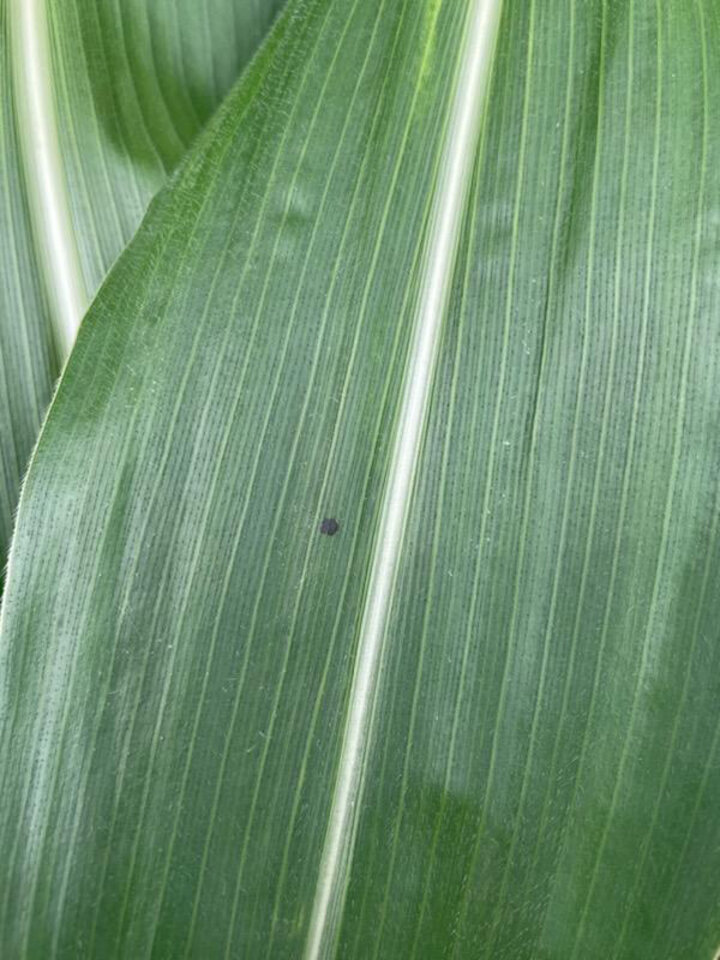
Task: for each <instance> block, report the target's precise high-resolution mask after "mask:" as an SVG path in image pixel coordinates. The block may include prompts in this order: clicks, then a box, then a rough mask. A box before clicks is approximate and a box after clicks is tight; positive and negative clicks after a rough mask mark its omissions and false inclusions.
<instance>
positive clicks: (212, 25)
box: [0, 0, 281, 573]
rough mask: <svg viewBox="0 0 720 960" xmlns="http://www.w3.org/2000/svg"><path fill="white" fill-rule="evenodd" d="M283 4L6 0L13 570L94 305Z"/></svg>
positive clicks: (3, 492) (3, 127)
mask: <svg viewBox="0 0 720 960" xmlns="http://www.w3.org/2000/svg"><path fill="white" fill-rule="evenodd" d="M280 6H281V2H280V0H192V2H190V0H182V2H181V0H172V2H170V0H151V2H149V0H63V2H60V3H58V2H50V0H0V78H1V85H0V177H1V178H2V179H1V181H0V184H1V187H0V566H1V567H2V570H3V573H4V568H5V563H6V559H7V548H8V544H9V541H10V536H11V533H12V525H13V520H14V515H15V512H16V508H17V500H18V492H19V488H20V482H21V479H22V477H23V475H24V473H25V470H26V468H27V464H28V461H29V458H30V454H31V452H32V449H33V446H34V444H35V441H36V439H37V436H38V432H39V430H40V424H41V422H42V419H43V417H44V415H45V412H46V410H47V406H48V404H49V401H50V398H51V395H52V391H53V388H54V384H55V381H56V380H57V377H58V375H59V373H60V368H61V365H62V362H63V361H64V359H65V357H66V355H67V352H68V350H69V349H70V347H71V345H72V342H73V340H74V337H75V333H76V331H77V326H78V324H79V322H80V319H81V317H82V314H83V313H84V311H85V309H86V306H87V302H88V300H89V299H90V298H91V297H92V296H93V295H94V293H95V292H96V290H97V288H98V286H99V285H100V283H101V282H102V280H103V278H104V277H105V274H106V273H107V271H108V269H109V268H110V266H111V265H112V263H113V262H114V260H115V259H116V258H117V256H118V254H119V253H120V252H121V251H122V249H123V248H124V247H125V245H126V244H127V243H128V241H129V240H130V238H131V237H132V235H133V234H134V232H135V230H136V229H137V227H138V225H139V223H140V220H141V219H142V216H143V214H144V212H145V209H146V208H147V205H148V203H149V201H150V199H151V197H152V196H153V195H154V193H156V192H157V190H159V189H160V187H161V186H162V185H163V183H164V182H165V180H166V178H167V175H168V174H169V173H170V172H171V171H172V169H173V168H174V167H175V166H176V164H177V163H178V161H179V160H180V158H181V157H182V156H183V155H184V153H185V151H186V149H187V147H188V145H189V144H190V143H191V141H192V140H193V139H194V137H195V135H196V134H197V132H198V131H199V130H200V128H201V127H202V126H203V125H204V123H205V122H206V121H207V119H208V118H209V116H210V115H211V114H212V112H213V111H214V110H215V108H216V107H217V105H218V104H219V103H220V101H221V99H222V98H223V96H224V94H225V93H226V92H227V90H228V89H229V87H230V86H231V85H232V83H233V82H234V80H235V79H236V78H237V76H238V74H239V73H240V72H241V70H242V68H243V67H244V66H245V64H246V63H247V62H248V61H249V59H250V58H251V56H252V54H253V53H254V51H255V50H256V48H257V46H258V44H259V43H260V41H261V39H262V37H263V36H264V34H265V33H266V32H267V29H268V28H269V26H270V24H271V23H272V20H273V18H274V16H275V14H276V13H277V11H278V10H279V8H280Z"/></svg>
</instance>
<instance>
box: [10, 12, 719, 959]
mask: <svg viewBox="0 0 720 960" xmlns="http://www.w3.org/2000/svg"><path fill="white" fill-rule="evenodd" d="M482 6H483V4H482V3H475V2H473V3H469V2H468V3H463V4H458V3H455V2H449V0H448V2H437V0H425V2H423V3H422V4H418V3H415V2H410V0H357V2H356V0H293V2H292V3H291V5H290V6H289V7H288V9H287V10H286V12H285V14H283V16H282V18H281V19H280V21H279V22H278V24H277V26H276V28H275V30H274V31H273V33H272V34H271V37H270V39H269V42H268V44H267V45H266V46H265V47H264V48H263V49H262V52H261V54H260V55H259V57H258V58H257V59H256V60H255V61H254V63H253V64H252V66H251V68H250V70H249V72H248V73H247V74H246V75H245V76H244V78H243V80H242V82H241V83H240V84H239V86H238V87H236V88H235V90H234V91H233V93H232V94H231V95H230V97H229V98H228V100H227V101H226V102H225V104H224V106H223V107H222V109H221V111H220V114H219V115H218V117H217V118H216V119H215V121H214V122H213V123H212V124H211V126H210V128H209V129H208V131H207V132H206V133H205V134H203V135H202V136H201V138H200V140H199V141H198V143H197V144H196V146H195V147H193V148H192V150H191V153H190V156H189V158H188V160H187V161H186V162H185V163H184V164H183V166H182V169H181V171H180V172H179V173H178V175H177V177H176V178H175V179H174V180H173V182H172V183H171V185H170V186H169V187H168V188H166V189H165V190H164V191H163V192H162V193H161V194H160V196H159V197H158V199H157V200H156V201H154V203H153V205H152V207H151V210H150V212H149V214H148V216H147V218H146V220H145V222H144V224H143V226H142V228H141V230H140V231H139V233H138V235H137V236H136V238H135V239H134V240H133V242H132V244H131V245H130V247H129V248H128V250H127V251H126V252H125V254H124V255H123V256H122V258H121V259H120V261H119V263H118V264H117V266H116V267H115V268H114V270H113V271H112V273H111V275H110V278H109V280H108V282H107V283H106V285H105V286H104V287H103V289H102V290H101V292H100V295H99V296H98V298H97V300H96V301H95V303H94V304H93V307H92V308H91V310H90V313H89V314H88V317H87V319H86V322H85V323H84V324H83V328H82V330H81V334H80V338H79V340H78V343H77V346H76V349H75V351H74V352H73V355H72V358H71V361H70V364H69V366H68V368H67V370H66V373H65V375H64V377H63V381H62V384H61V388H60V390H59V392H58V395H57V397H56V399H55V402H54V404H53V407H52V410H51V414H50V417H49V419H48V422H47V424H46V427H45V429H44V431H43V435H42V438H41V441H40V444H39V447H38V450H37V453H36V456H35V458H34V462H33V466H32V469H31V471H30V474H29V476H28V480H27V484H26V487H25V491H24V495H23V502H22V505H21V509H20V518H19V526H18V533H17V537H16V540H15V543H14V547H13V553H12V557H11V563H10V574H9V584H8V591H7V596H6V603H5V608H4V613H3V620H2V630H1V635H0V642H1V644H2V647H1V651H2V652H1V657H2V659H1V660H0V664H1V676H2V678H3V688H2V696H3V699H2V719H3V726H2V741H1V743H2V748H1V749H2V755H1V756H2V768H3V772H4V784H5V786H4V788H3V804H2V808H1V811H0V850H1V851H2V862H3V864H4V865H5V866H4V868H3V870H4V874H3V888H4V903H3V907H2V909H3V913H2V917H1V919H0V923H1V924H2V926H1V927H0V929H1V930H2V940H3V943H5V944H7V945H8V949H9V951H10V953H11V956H17V957H19V958H26V957H43V958H45V957H47V956H51V957H52V956H57V957H74V956H77V952H78V949H81V951H83V953H82V955H84V956H88V957H92V958H95V957H103V958H106V957H107V958H112V957H128V958H129V957H132V958H135V957H141V956H152V957H155V958H166V957H167V958H177V957H191V956H197V957H203V958H214V957H220V958H225V957H246V956H247V957H253V958H256V957H257V958H262V957H272V958H274V957H288V958H295V957H302V956H305V957H308V958H314V957H331V956H335V957H342V958H357V960H360V958H363V960H364V958H368V957H370V958H373V957H377V958H381V957H383V958H384V957H387V958H396V957H408V958H409V957H416V958H424V957H428V958H431V957H432V958H435V957H450V958H456V960H457V958H462V960H464V958H473V960H476V958H479V957H487V958H492V960H496V958H501V960H502V958H507V960H517V958H524V957H527V958H532V960H536V958H551V960H579V958H581V957H592V958H594V957H597V958H601V957H602V958H603V960H604V958H615V960H646V958H647V960H650V958H652V960H656V958H659V957H660V958H663V957H664V958H667V960H675V958H677V957H681V956H687V957H692V958H696V957H697V958H699V960H702V958H708V960H711V958H712V956H713V953H714V951H715V949H716V948H717V945H718V941H719V940H720V930H719V926H720V906H719V904H720V898H719V897H718V880H717V877H718V876H719V875H720V855H719V854H718V850H719V849H720V845H719V841H720V818H719V817H718V815H717V804H716V801H715V798H716V796H717V793H718V788H720V782H719V779H720V777H719V774H718V771H719V770H720V766H719V762H718V751H719V749H720V743H719V741H720V735H719V733H718V729H719V727H718V719H717V703H718V702H719V694H720V670H719V669H718V667H720V647H719V637H718V628H717V624H718V622H719V619H720V618H719V617H718V608H717V597H716V593H717V591H715V590H714V584H715V583H716V582H717V580H718V575H719V574H720V549H719V546H718V537H717V534H718V489H717V477H718V469H717V465H718V444H717V436H716V433H717V431H716V425H717V422H718V412H719V411H718V404H719V401H718V393H717V389H716V385H717V380H718V369H719V367H720V353H719V351H720V342H719V341H718V338H717V335H716V320H715V318H716V316H717V308H718V303H717V298H718V287H717V282H716V273H717V266H716V262H715V261H716V248H717V196H718V186H719V184H718V178H719V177H720V169H719V168H718V167H717V165H716V164H713V163H712V157H713V155H714V153H715V152H717V146H718V142H719V136H720V134H719V132H718V125H717V117H716V111H714V110H713V107H712V104H713V103H715V102H717V98H718V94H719V93H720V90H719V89H718V86H719V81H720V62H719V61H718V56H717V51H718V49H720V47H719V46H718V41H719V40H720V35H719V33H718V31H719V28H720V23H718V15H717V11H716V10H715V8H714V5H713V4H711V3H709V2H697V3H694V4H683V5H674V6H671V7H667V6H666V5H663V4H660V3H658V4H653V3H640V2H635V3H632V2H631V3H614V2H613V3H611V2H602V0H596V2H593V3H590V4H588V3H585V4H578V3H573V2H572V0H552V2H550V3H549V4H542V5H541V4H540V3H538V2H528V3H526V2H520V0H506V2H505V3H504V5H503V10H502V20H501V23H500V28H499V34H498V39H497V46H496V47H495V53H494V54H493V55H492V56H491V63H490V65H491V67H492V70H491V73H490V75H489V81H488V83H489V88H488V89H487V90H486V91H485V92H484V96H485V97H486V108H485V110H484V114H483V122H482V127H481V129H480V133H479V136H478V138H477V144H476V146H473V147H472V156H471V157H470V160H471V161H472V166H471V168H470V169H471V172H472V175H471V179H470V189H469V192H468V193H467V194H465V193H463V194H462V196H463V198H464V200H463V216H462V218H461V219H460V220H459V221H458V222H457V225H456V235H455V237H454V239H453V243H454V244H455V246H454V247H453V251H454V254H453V256H450V257H449V259H448V261H447V266H446V273H447V276H445V277H444V282H446V283H447V284H448V286H449V295H448V297H447V299H443V298H440V300H439V301H438V302H439V304H440V306H439V313H438V314H437V315H436V317H435V319H436V320H437V321H438V340H437V354H436V356H435V357H434V359H433V362H432V363H431V364H430V366H429V374H428V376H427V378H426V380H427V383H426V389H424V390H423V391H420V394H419V396H420V400H419V403H420V404H421V408H422V409H421V423H422V429H421V430H420V431H419V433H418V435H417V440H413V441H412V444H411V446H412V447H413V450H412V451H411V453H412V456H411V458H410V479H411V482H410V484H409V485H408V486H406V487H405V488H401V487H399V486H398V481H397V478H398V476H399V473H400V472H401V470H402V469H404V468H403V462H404V461H403V458H402V457H401V456H400V455H399V451H403V450H404V446H403V444H404V439H405V438H406V437H407V436H410V434H409V433H407V432H406V431H407V426H408V422H409V421H408V418H407V416H406V414H407V407H408V400H407V398H408V396H409V395H411V394H412V388H413V386H414V385H416V384H417V383H418V381H419V379H422V378H420V376H419V371H420V369H421V365H420V363H419V361H418V352H417V349H416V347H417V344H418V340H419V338H420V334H421V333H422V331H423V329H425V327H424V324H425V322H426V313H424V306H426V305H427V303H428V296H427V290H428V278H429V277H430V276H431V275H432V274H433V267H434V265H435V264H436V263H437V256H436V255H437V250H438V245H437V238H438V235H439V233H438V231H439V223H440V222H441V220H442V217H438V214H439V213H442V211H443V210H444V209H445V208H446V204H447V203H448V202H449V194H447V192H446V185H447V182H448V180H447V177H446V173H447V163H448V158H450V159H451V160H452V158H453V156H454V154H453V147H454V145H456V144H457V141H456V139H455V137H456V134H457V128H456V126H455V124H454V121H453V117H454V116H455V113H454V104H455V103H456V101H457V97H458V90H459V94H460V97H461V98H462V94H463V90H462V83H463V78H464V77H465V73H464V72H463V69H462V67H463V64H464V63H465V60H464V57H465V53H464V51H465V52H467V51H468V50H469V51H470V59H472V54H473V52H474V50H475V48H474V47H468V45H467V39H468V37H469V36H471V35H472V34H471V28H470V25H471V24H472V23H473V22H475V21H474V20H473V17H474V16H475V15H476V14H477V13H478V11H479V10H481V8H482ZM490 6H492V5H490ZM478 49H479V48H478ZM488 49H492V44H491V45H490V47H489V48H488ZM488 56H490V55H489V54H488ZM474 92H475V93H477V94H478V102H477V109H478V110H481V108H482V104H483V97H482V96H480V94H481V93H482V92H483V91H482V90H481V89H480V88H478V90H477V91H474ZM472 142H473V143H474V141H472ZM466 159H467V158H466ZM433 251H435V253H433V256H430V253H431V252H433ZM420 339H421V338H420ZM398 489H404V492H403V493H402V496H400V497H399V498H394V496H393V495H392V492H393V491H396V490H398ZM398 499H399V502H398ZM393 518H395V520H393ZM398 518H399V520H398ZM330 520H334V521H335V523H336V525H337V529H336V528H335V526H333V525H332V524H329V523H324V522H323V521H330ZM396 520H397V524H396V526H393V523H395V521H396ZM323 530H324V531H325V532H324V533H323V532H322V531H323ZM331 530H332V531H334V532H333V534H332V536H330V535H328V534H329V533H330V531H331ZM393 530H394V531H395V533H393V534H392V536H391V535H390V534H391V533H392V531H393ZM388 542H390V546H389V547H388ZM386 547H388V549H390V550H391V552H392V553H393V556H394V558H395V559H394V560H393V562H392V564H390V566H389V567H388V569H387V576H385V574H383V573H382V571H383V569H384V568H383V562H384V559H383V558H384V557H386V556H387V553H386V552H385V548H386ZM388 578H389V579H388ZM381 587H382V588H383V589H384V590H385V593H386V595H387V603H386V604H385V606H384V607H383V612H382V616H381V617H380V618H379V620H378V622H379V625H380V626H379V628H378V630H377V631H376V633H375V634H373V629H374V628H372V625H371V624H372V622H373V621H372V613H373V611H375V610H377V609H378V603H379V601H378V597H379V596H380V594H381V589H380V588H381ZM373 635H376V636H377V639H378V646H377V658H376V660H375V661H374V663H375V666H374V668H373V669H372V670H368V671H366V672H365V671H364V668H365V667H367V666H368V664H369V662H370V658H369V655H368V650H369V647H368V638H369V637H371V636H373ZM363 678H365V679H366V680H367V683H365V682H364V680H363ZM361 708H363V709H361ZM358 718H360V729H361V736H360V737H359V739H358V738H357V737H355V739H354V730H355V729H356V726H357V725H356V723H355V721H356V720H357V719H358ZM353 745H355V746H353ZM344 797H346V799H347V803H346V802H345V800H344V799H343V798H344ZM338 811H340V812H341V813H342V814H343V815H342V816H340V815H339V814H338ZM338 825H339V826H338ZM335 850H337V851H338V853H337V856H335V854H334V853H333V851H335ZM323 904H324V906H323ZM78 945H80V947H78Z"/></svg>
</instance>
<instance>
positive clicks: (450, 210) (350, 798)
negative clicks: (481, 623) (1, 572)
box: [304, 0, 502, 960]
mask: <svg viewBox="0 0 720 960" xmlns="http://www.w3.org/2000/svg"><path fill="white" fill-rule="evenodd" d="M501 7H502V0H469V5H468V13H467V22H466V28H465V31H464V40H463V46H462V50H461V53H460V58H459V62H458V66H457V70H456V80H455V87H454V92H453V95H452V102H451V104H450V119H449V123H448V124H447V127H446V130H447V133H446V139H445V143H444V144H443V160H442V164H441V167H440V174H439V176H438V182H437V186H436V193H435V197H434V200H433V206H432V214H431V219H430V224H431V226H430V230H429V234H428V239H427V243H426V249H425V254H424V260H423V270H422V284H421V289H420V296H419V298H418V303H417V308H416V315H415V321H414V335H413V343H412V345H411V348H410V353H409V358H408V363H407V367H406V372H405V381H404V387H403V396H402V400H401V405H400V411H399V415H398V418H397V421H396V434H395V441H394V446H393V452H392V456H391V461H390V470H389V474H388V480H387V485H386V490H385V496H384V501H383V507H382V513H381V519H380V525H379V528H378V536H377V539H376V543H375V549H374V553H373V558H372V566H371V571H370V577H369V580H368V592H367V596H366V601H365V607H364V610H363V616H362V621H361V627H360V637H359V641H358V650H357V657H356V663H355V672H354V676H353V681H352V687H351V692H350V699H349V705H348V712H347V717H346V722H345V729H344V736H343V743H342V750H341V755H340V761H339V766H338V770H337V775H336V779H335V785H334V792H333V797H332V806H331V812H330V819H329V822H328V827H327V831H326V835H325V843H324V847H323V852H322V858H321V862H320V871H319V876H318V883H317V887H316V890H315V898H314V902H313V908H312V914H311V918H310V926H309V929H308V936H307V940H306V944H305V954H304V956H305V960H325V958H327V957H328V956H330V954H331V951H332V946H333V944H334V942H335V938H336V934H337V924H338V921H339V918H340V914H341V912H342V906H343V900H344V894H345V887H346V880H347V872H348V869H349V865H350V862H351V860H352V853H353V845H354V838H355V828H356V825H357V811H358V809H359V807H360V804H361V800H362V792H363V785H364V784H363V780H364V777H363V773H364V768H365V760H366V753H367V747H368V744H369V741H370V733H371V729H370V728H371V725H372V712H373V705H374V702H375V694H376V691H377V688H378V683H379V679H380V677H379V674H380V664H381V662H382V653H383V642H384V638H385V631H386V626H387V620H388V615H389V611H390V605H391V600H392V594H393V589H394V584H395V579H396V573H397V568H398V563H399V559H400V552H401V545H402V539H403V533H404V530H405V525H406V520H407V515H408V509H409V504H410V498H411V495H412V488H413V480H414V476H415V472H416V468H417V463H418V456H419V450H420V444H421V440H422V435H423V428H424V425H425V420H426V416H427V410H428V406H429V400H430V394H431V388H432V383H433V377H434V371H435V365H436V359H437V354H438V347H439V343H440V334H441V330H442V322H443V317H444V315H445V312H446V309H447V304H448V298H449V294H450V288H451V282H452V275H453V269H454V265H455V260H456V256H457V250H458V244H459V239H460V232H461V228H462V218H463V212H464V209H465V203H466V198H467V195H468V191H469V186H470V179H471V176H472V168H473V160H474V157H475V152H476V147H477V143H478V136H479V132H480V121H481V115H482V108H483V105H484V100H485V94H486V91H487V85H488V79H489V75H490V67H491V63H492V59H493V52H494V49H495V41H496V37H497V31H498V25H499V21H500V10H501Z"/></svg>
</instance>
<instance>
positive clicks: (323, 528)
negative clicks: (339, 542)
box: [320, 517, 340, 537]
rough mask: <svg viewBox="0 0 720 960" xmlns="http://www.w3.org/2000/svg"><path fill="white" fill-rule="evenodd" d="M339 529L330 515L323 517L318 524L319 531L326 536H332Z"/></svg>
mask: <svg viewBox="0 0 720 960" xmlns="http://www.w3.org/2000/svg"><path fill="white" fill-rule="evenodd" d="M339 529H340V524H339V523H338V522H337V520H334V519H333V518H332V517H325V519H324V520H323V522H322V523H321V524H320V533H323V534H325V536H326V537H334V536H335V534H336V533H337V532H338V530H339Z"/></svg>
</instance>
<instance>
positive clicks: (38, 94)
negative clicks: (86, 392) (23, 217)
mask: <svg viewBox="0 0 720 960" xmlns="http://www.w3.org/2000/svg"><path fill="white" fill-rule="evenodd" d="M45 3H46V0H9V5H10V9H9V13H10V35H11V44H12V47H11V57H12V62H13V92H14V101H15V110H16V117H17V126H18V134H19V138H20V149H21V152H22V161H23V168H24V173H25V185H26V189H27V195H28V203H29V208H30V217H31V221H32V229H33V236H34V242H35V249H36V251H37V261H38V268H39V270H40V273H41V276H42V281H43V284H44V287H45V291H46V294H47V299H48V307H49V311H50V320H51V323H52V327H53V333H54V336H55V340H56V343H57V347H58V351H59V353H60V358H61V360H63V361H64V360H65V358H66V357H67V355H68V354H69V352H70V349H71V347H72V345H73V343H74V341H75V336H76V334H77V330H78V326H79V325H80V320H81V319H82V316H83V314H84V313H85V309H86V307H87V302H88V296H87V292H86V289H85V284H84V281H83V277H82V271H81V269H80V257H79V254H78V249H77V243H76V239H75V234H74V232H73V228H72V222H71V219H70V210H69V204H68V198H67V186H66V180H65V175H64V170H63V164H62V158H61V153H60V142H59V138H58V131H57V118H56V114H55V100H54V92H53V82H52V64H51V57H50V40H49V27H48V20H47V10H46V7H45Z"/></svg>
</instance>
